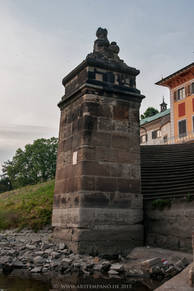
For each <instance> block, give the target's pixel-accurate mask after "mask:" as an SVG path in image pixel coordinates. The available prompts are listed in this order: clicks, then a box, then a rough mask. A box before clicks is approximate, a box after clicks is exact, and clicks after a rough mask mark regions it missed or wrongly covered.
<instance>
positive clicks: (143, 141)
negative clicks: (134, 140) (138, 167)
mask: <svg viewBox="0 0 194 291" xmlns="http://www.w3.org/2000/svg"><path fill="white" fill-rule="evenodd" d="M147 140H148V136H147V134H144V135H142V136H141V137H140V143H146V142H147Z"/></svg>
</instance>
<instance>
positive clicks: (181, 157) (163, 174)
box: [141, 143, 194, 200]
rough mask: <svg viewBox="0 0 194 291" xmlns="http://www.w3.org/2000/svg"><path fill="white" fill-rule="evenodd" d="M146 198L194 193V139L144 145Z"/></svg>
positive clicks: (143, 162) (188, 195)
mask: <svg viewBox="0 0 194 291" xmlns="http://www.w3.org/2000/svg"><path fill="white" fill-rule="evenodd" d="M141 176H142V194H143V196H144V200H150V199H151V200H152V199H165V198H168V199H169V198H179V197H185V198H186V199H190V197H191V196H194V143H190V144H173V145H154V146H141Z"/></svg>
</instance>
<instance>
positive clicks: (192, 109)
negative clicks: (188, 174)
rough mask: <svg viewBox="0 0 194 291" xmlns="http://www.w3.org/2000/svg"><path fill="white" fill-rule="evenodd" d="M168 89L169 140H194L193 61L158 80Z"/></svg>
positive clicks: (174, 141) (173, 141) (158, 83)
mask: <svg viewBox="0 0 194 291" xmlns="http://www.w3.org/2000/svg"><path fill="white" fill-rule="evenodd" d="M156 84H157V85H161V86H165V87H168V88H169V89H170V122H171V140H170V141H169V143H182V142H193V141H194V63H191V64H190V65H188V66H186V67H184V68H182V69H180V70H179V71H177V72H175V73H173V74H171V75H169V76H168V77H166V78H164V79H162V80H160V81H158V82H157V83H156Z"/></svg>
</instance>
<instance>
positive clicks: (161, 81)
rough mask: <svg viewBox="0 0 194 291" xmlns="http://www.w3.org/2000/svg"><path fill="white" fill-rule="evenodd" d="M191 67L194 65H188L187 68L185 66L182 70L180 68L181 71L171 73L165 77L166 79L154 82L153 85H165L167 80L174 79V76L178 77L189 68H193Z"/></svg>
mask: <svg viewBox="0 0 194 291" xmlns="http://www.w3.org/2000/svg"><path fill="white" fill-rule="evenodd" d="M193 66H194V63H191V64H189V65H188V66H186V67H184V68H182V69H180V70H178V71H176V72H175V73H173V74H171V75H169V76H167V77H166V78H164V79H161V80H160V81H158V82H156V83H155V84H156V85H163V83H165V82H166V81H167V80H169V79H171V78H172V77H174V76H176V75H179V74H180V73H182V72H184V71H185V70H188V69H190V68H191V67H193Z"/></svg>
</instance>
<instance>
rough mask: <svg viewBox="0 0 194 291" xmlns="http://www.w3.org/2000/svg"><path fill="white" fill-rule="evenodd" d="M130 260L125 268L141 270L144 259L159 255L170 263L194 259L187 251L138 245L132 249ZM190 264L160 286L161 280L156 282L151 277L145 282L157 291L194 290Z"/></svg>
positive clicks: (190, 261)
mask: <svg viewBox="0 0 194 291" xmlns="http://www.w3.org/2000/svg"><path fill="white" fill-rule="evenodd" d="M128 257H129V258H130V260H129V262H127V264H126V265H125V269H129V270H130V269H133V270H137V271H138V270H139V269H140V263H141V262H142V261H145V260H148V259H152V258H154V257H159V258H161V259H167V260H168V262H169V263H170V264H173V263H175V262H177V260H178V259H182V258H184V257H185V258H186V259H187V260H188V262H189V264H191V263H192V261H193V255H192V254H190V253H185V252H178V251H172V250H167V249H161V248H152V247H138V248H135V249H133V250H132V252H131V253H130V254H129V256H128ZM190 266H191V265H189V266H188V267H187V268H186V269H185V270H184V271H183V272H181V273H180V274H178V275H177V276H175V277H173V278H172V279H170V280H169V281H167V282H166V283H164V284H163V285H162V286H160V287H158V286H159V284H160V283H159V282H155V281H152V280H149V279H147V280H146V279H145V280H144V284H145V285H147V286H148V287H149V288H150V289H151V290H155V291H156V290H157V291H194V288H190V287H189V285H188V283H187V282H188V270H189V267H190Z"/></svg>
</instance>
